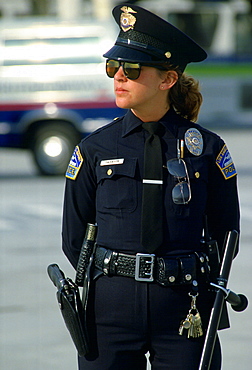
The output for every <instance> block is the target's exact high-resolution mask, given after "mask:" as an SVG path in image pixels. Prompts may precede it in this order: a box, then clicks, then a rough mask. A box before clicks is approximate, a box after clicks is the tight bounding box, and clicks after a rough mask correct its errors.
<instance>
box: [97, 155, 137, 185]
mask: <svg viewBox="0 0 252 370" xmlns="http://www.w3.org/2000/svg"><path fill="white" fill-rule="evenodd" d="M136 163H137V158H125V159H124V160H123V163H120V164H108V165H104V166H101V165H99V166H97V167H96V176H97V183H99V182H100V181H101V180H106V179H113V178H115V177H117V176H120V177H121V176H126V177H132V178H133V177H134V176H135V173H136Z"/></svg>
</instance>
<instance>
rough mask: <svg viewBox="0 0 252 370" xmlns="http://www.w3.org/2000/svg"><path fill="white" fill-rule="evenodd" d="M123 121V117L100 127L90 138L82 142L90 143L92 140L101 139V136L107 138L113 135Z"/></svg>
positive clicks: (87, 137)
mask: <svg viewBox="0 0 252 370" xmlns="http://www.w3.org/2000/svg"><path fill="white" fill-rule="evenodd" d="M122 120H123V116H122V117H116V118H114V119H113V121H111V122H109V123H107V124H105V125H103V126H101V127H99V128H98V129H96V130H95V131H93V132H92V133H90V134H89V135H88V136H86V137H85V138H84V139H82V142H88V141H90V140H92V139H95V138H96V137H99V138H100V136H104V137H106V136H109V135H111V134H112V132H114V131H115V129H116V125H117V124H118V123H119V122H120V121H122Z"/></svg>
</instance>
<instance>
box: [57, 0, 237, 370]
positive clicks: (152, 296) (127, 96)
mask: <svg viewBox="0 0 252 370" xmlns="http://www.w3.org/2000/svg"><path fill="white" fill-rule="evenodd" d="M113 16H114V18H115V21H116V22H117V24H118V25H119V27H120V33H119V35H118V38H117V40H116V43H115V45H114V46H113V47H112V48H111V49H110V50H109V51H108V52H107V53H106V54H105V55H104V57H105V58H106V59H107V61H106V73H107V75H108V77H110V78H113V79H114V92H115V99H116V104H117V105H118V106H119V107H121V108H124V109H126V110H127V112H126V114H125V115H124V116H123V117H120V118H117V119H115V120H114V121H113V122H111V123H110V124H108V125H106V126H104V127H102V128H100V129H98V130H97V131H95V132H94V133H92V134H91V135H89V136H88V137H86V138H85V139H84V140H82V141H81V142H80V144H79V145H78V146H77V147H76V148H75V151H74V153H73V156H72V158H71V161H70V164H69V167H68V169H67V172H66V178H67V179H66V188H65V200H64V213H63V232H62V234H63V250H64V252H65V254H66V256H67V257H68V259H69V260H70V262H71V263H72V265H73V266H74V267H75V268H76V266H77V263H78V257H79V253H80V249H81V245H82V241H83V238H84V235H85V229H86V225H87V223H97V226H98V235H97V245H96V251H95V257H94V260H95V262H94V263H95V266H94V277H93V278H94V279H93V282H92V284H91V291H90V297H89V302H88V312H87V314H88V329H89V335H90V341H91V350H90V353H89V354H88V355H87V356H85V357H80V358H79V369H87V370H88V369H92V370H94V369H95V370H108V369H110V370H112V369H114V370H123V369H125V370H126V369H127V370H133V369H135V370H143V369H146V356H145V354H146V353H147V352H149V354H150V357H149V360H150V362H151V366H152V369H155V370H157V369H171V370H176V369H178V370H182V369H183V370H196V369H198V367H199V362H200V357H201V353H202V347H203V343H204V334H205V332H206V329H207V324H208V320H209V315H210V311H211V307H212V304H213V299H214V292H212V291H211V290H210V289H209V285H208V283H209V279H211V273H212V271H214V270H215V268H216V266H214V265H213V263H212V266H211V260H210V258H209V256H208V255H207V249H206V248H205V247H206V240H205V242H202V238H203V234H204V233H205V239H206V235H208V236H207V238H208V237H211V238H212V240H216V241H217V243H218V246H219V250H220V255H221V251H222V250H221V249H222V246H223V241H224V237H225V233H226V232H227V231H230V230H233V229H235V230H237V231H239V205H238V195H237V184H236V180H237V176H236V170H235V167H234V164H233V162H232V158H231V156H230V153H229V151H228V148H227V146H226V144H225V143H224V141H223V140H222V139H221V138H220V137H219V136H217V135H216V134H214V133H212V132H210V131H208V130H206V129H204V128H203V127H201V126H200V125H198V124H196V123H195V121H196V120H197V116H198V113H199V109H200V105H201V102H202V97H201V94H200V92H199V90H198V84H197V82H196V81H195V80H194V79H193V78H192V77H188V76H187V75H186V74H185V73H184V70H185V68H186V65H187V64H188V63H190V62H201V61H203V60H204V59H205V58H206V56H207V55H206V53H205V51H204V50H203V49H202V48H201V47H200V46H199V45H197V44H196V43H195V42H194V41H193V40H191V39H190V38H189V37H187V36H186V35H185V34H184V33H182V32H181V31H180V30H178V29H177V28H175V27H174V26H173V25H171V24H170V23H168V22H166V21H164V20H163V19H161V18H159V17H157V16H156V15H154V14H152V13H150V12H149V11H147V10H145V9H143V8H141V7H138V6H135V5H130V4H125V5H120V6H117V7H115V8H114V10H113ZM221 325H222V328H224V327H227V326H228V320H227V317H224V319H223V320H222V323H221ZM220 368H221V349H220V344H219V340H218V339H217V341H216V345H215V349H214V353H213V361H212V367H211V369H214V370H218V369H220Z"/></svg>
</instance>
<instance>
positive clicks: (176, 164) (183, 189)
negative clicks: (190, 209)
mask: <svg viewBox="0 0 252 370" xmlns="http://www.w3.org/2000/svg"><path fill="white" fill-rule="evenodd" d="M167 169H168V171H169V173H170V174H171V175H172V176H174V177H176V179H177V180H178V184H176V185H175V186H174V188H173V189H172V200H173V202H174V203H175V204H187V203H189V202H190V200H191V187H190V181H189V176H188V172H187V167H186V164H185V161H184V160H183V159H181V158H174V159H170V160H169V161H167Z"/></svg>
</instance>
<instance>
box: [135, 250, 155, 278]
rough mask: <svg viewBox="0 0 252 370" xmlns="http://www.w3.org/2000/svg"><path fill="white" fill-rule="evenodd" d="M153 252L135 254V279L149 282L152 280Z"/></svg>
mask: <svg viewBox="0 0 252 370" xmlns="http://www.w3.org/2000/svg"><path fill="white" fill-rule="evenodd" d="M154 262H155V254H145V253H137V254H136V268H135V280H136V281H145V282H151V281H154V276H153V273H154Z"/></svg>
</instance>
